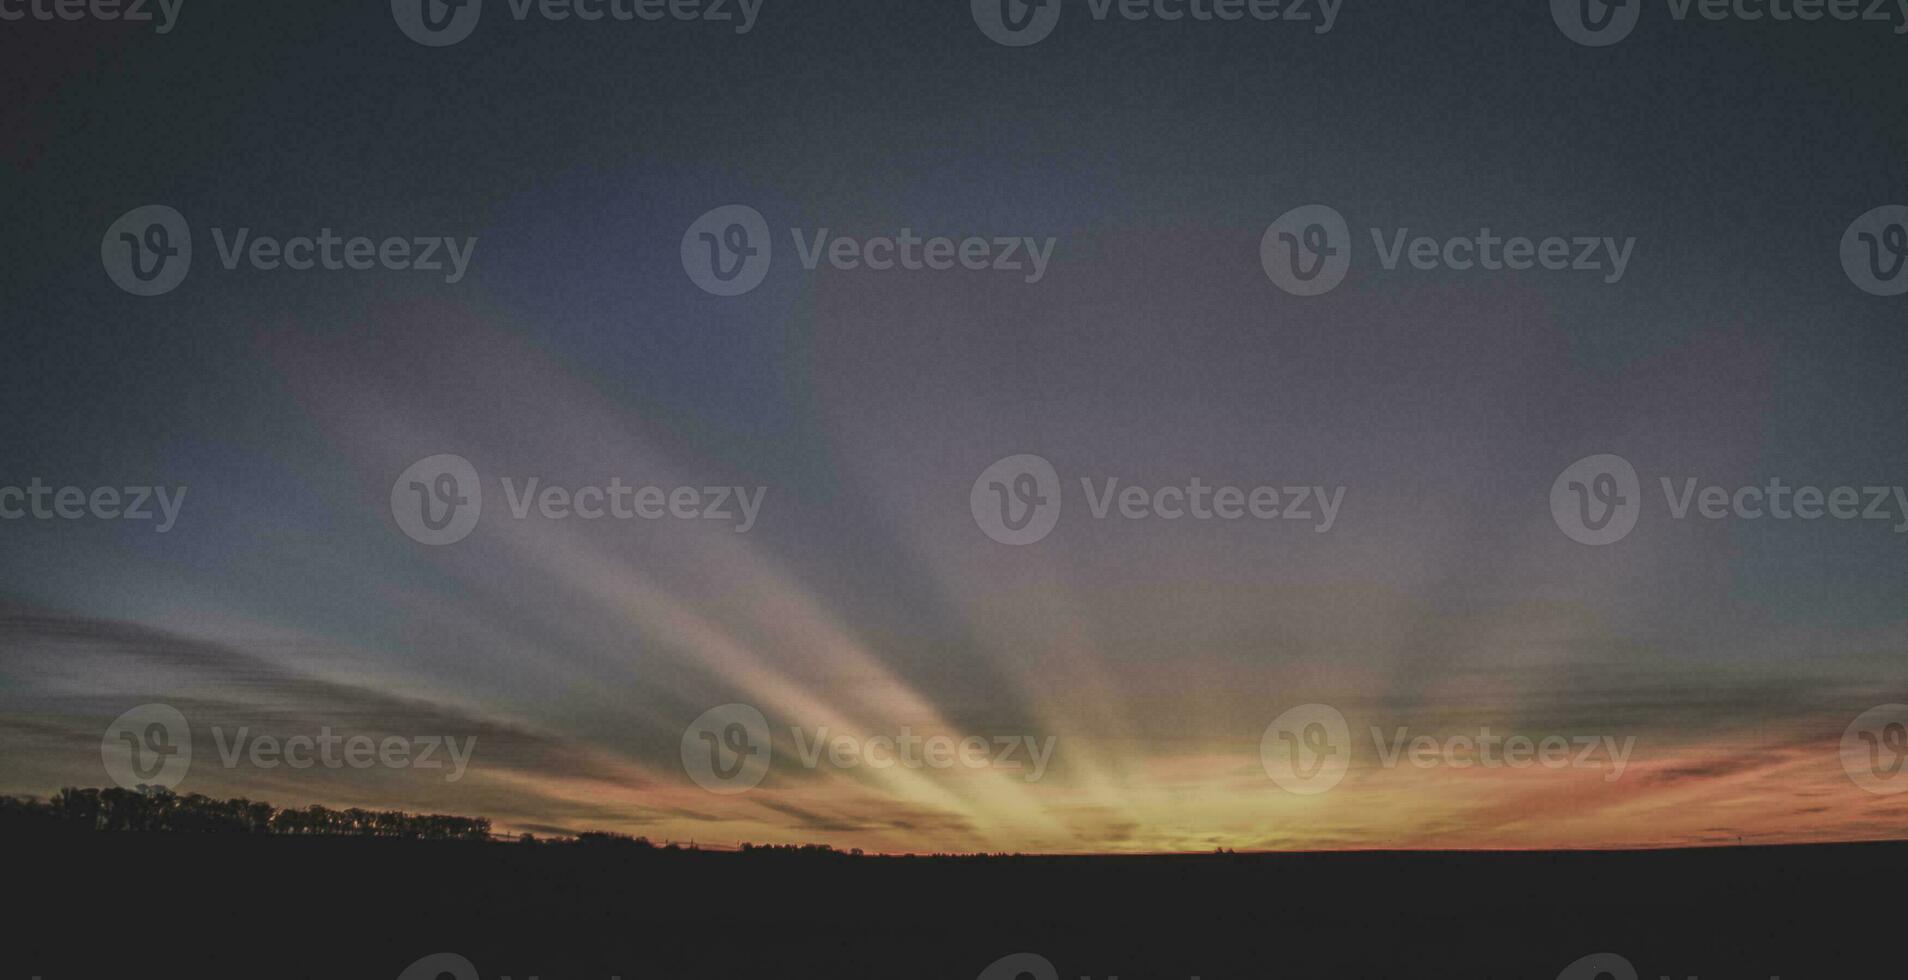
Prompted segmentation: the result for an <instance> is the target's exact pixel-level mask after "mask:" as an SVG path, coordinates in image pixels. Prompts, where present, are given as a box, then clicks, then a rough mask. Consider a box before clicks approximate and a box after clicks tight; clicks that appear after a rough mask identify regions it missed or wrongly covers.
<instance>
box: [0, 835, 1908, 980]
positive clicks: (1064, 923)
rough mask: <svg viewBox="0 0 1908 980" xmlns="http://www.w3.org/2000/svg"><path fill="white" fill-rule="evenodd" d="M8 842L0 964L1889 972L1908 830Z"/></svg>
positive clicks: (235, 969)
mask: <svg viewBox="0 0 1908 980" xmlns="http://www.w3.org/2000/svg"><path fill="white" fill-rule="evenodd" d="M4 861H5V864H4V866H5V867H6V868H7V870H8V875H7V877H8V879H9V880H10V883H11V887H10V888H9V889H8V891H9V892H10V893H11V897H12V898H13V899H14V900H15V901H16V902H17V903H18V904H17V905H15V907H14V911H13V912H12V913H11V914H10V915H9V920H10V921H9V926H10V928H9V929H8V934H9V936H8V938H7V940H6V947H7V948H6V955H5V960H6V963H7V967H6V970H5V973H4V976H5V977H7V978H8V980H11V978H16V977H17V978H23V980H24V978H26V977H34V976H38V977H43V978H45V980H65V978H69V977H154V976H165V977H173V976H178V977H206V978H218V977H235V978H236V977H274V978H277V977H287V978H289V977H314V978H315V977H339V978H343V977H366V978H397V977H399V976H401V975H403V974H405V971H406V970H407V969H408V968H409V967H410V966H411V965H412V964H414V963H416V962H417V961H419V960H421V959H423V958H424V957H426V956H428V955H430V954H434V953H441V952H453V953H456V954H459V955H461V956H463V957H465V958H467V959H468V960H469V961H470V963H471V964H472V965H473V966H474V967H475V974H474V975H476V976H481V977H483V978H486V980H489V978H498V977H512V978H517V980H522V978H526V977H540V978H543V980H570V978H598V980H606V978H610V977H623V978H626V980H633V978H662V977H843V978H846V977H895V978H899V977H923V978H947V980H969V978H975V977H979V976H981V975H982V974H983V972H984V971H986V969H987V968H988V967H989V965H990V964H993V963H995V962H996V961H997V960H999V959H1001V958H1002V957H1006V956H1008V955H1010V954H1016V953H1034V954H1038V955H1039V956H1040V957H1043V958H1044V959H1045V960H1046V961H1047V962H1049V963H1051V964H1052V967H1053V971H1052V973H1051V974H1047V975H1046V978H1045V980H1051V978H1052V977H1055V976H1057V977H1065V978H1074V977H1095V978H1105V977H1120V978H1125V980H1148V978H1190V977H1202V978H1205V980H1215V978H1233V977H1242V978H1243V977H1267V978H1285V977H1308V978H1309V977H1318V978H1341V977H1342V978H1397V980H1424V978H1434V977H1507V978H1508V977H1523V978H1544V980H1550V978H1553V977H1559V976H1560V975H1562V976H1566V977H1567V978H1568V980H1596V978H1598V977H1602V976H1608V977H1612V978H1613V980H1627V975H1625V974H1623V973H1621V972H1620V971H1618V972H1610V973H1597V972H1595V971H1594V970H1585V971H1581V972H1575V973H1570V974H1565V973H1564V971H1565V969H1566V968H1567V967H1569V966H1570V965H1571V964H1573V963H1575V962H1576V961H1578V960H1580V959H1581V958H1583V957H1585V956H1588V955H1591V954H1595V953H1605V952H1608V953H1615V954H1618V955H1620V956H1622V957H1623V958H1624V959H1625V960H1627V962H1628V963H1630V964H1632V965H1633V967H1634V969H1635V971H1636V975H1637V976H1640V977H1676V978H1679V980H1681V978H1686V977H1704V978H1725V980H1727V978H1742V977H1755V978H1767V977H1782V978H1785V980H1801V978H1814V977H1867V976H1882V975H1892V974H1884V973H1883V972H1882V971H1880V970H1878V969H1871V968H1870V967H1869V964H1879V963H1882V962H1886V961H1887V957H1888V954H1890V953H1891V952H1893V951H1894V950H1895V949H1896V948H1897V944H1898V943H1899V941H1900V936H1901V931H1900V929H1899V926H1898V924H1897V917H1898V914H1899V908H1898V905H1897V904H1896V902H1895V898H1894V896H1895V895H1896V894H1898V889H1899V886H1900V883H1901V882H1902V881H1903V879H1904V875H1903V872H1904V871H1905V870H1908V846H1903V845H1898V844H1866V845H1832V846H1809V847H1780V848H1753V847H1751V848H1719V849H1711V850H1696V851H1659V852H1639V853H1551V854H1510V853H1468V854H1466V853H1344V854H1284V855H1236V856H1231V855H1228V856H1163V857H1136V858H1106V857H1097V858H1085V857H1083V858H996V859H988V858H957V859H929V858H872V857H868V858H849V857H839V858H832V857H810V856H803V855H787V854H769V855H763V854H752V855H743V854H734V853H720V852H680V853H670V852H657V851H637V850H634V849H631V848H627V847H622V846H618V845H614V844H608V845H574V844H570V845H556V844H543V845H516V844H487V843H466V842H428V841H425V842H418V841H386V840H375V839H368V840H363V839H296V838H279V837H244V836H221V835H205V836H194V835H178V834H152V835H147V834H131V833H125V834H70V835H69V834H54V835H49V836H46V837H44V838H43V839H34V840H26V839H15V840H11V841H9V842H8V845H7V847H6V850H5V854H4ZM1025 962H1026V963H1030V964H1033V965H1034V967H1035V968H1036V971H1035V972H1033V973H1028V974H1025V975H1027V976H1033V977H1040V976H1041V974H1040V973H1039V972H1038V965H1039V963H1038V961H1037V960H1028V961H1025ZM445 975H456V976H458V980H469V978H468V976H461V975H457V974H455V973H452V974H445ZM433 976H435V975H433ZM997 976H998V980H1009V978H1010V977H1011V976H1012V974H1009V973H1003V974H999V975H997ZM407 980H429V978H427V977H421V976H418V975H416V974H413V975H412V976H411V977H407Z"/></svg>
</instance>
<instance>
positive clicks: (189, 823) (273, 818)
mask: <svg viewBox="0 0 1908 980" xmlns="http://www.w3.org/2000/svg"><path fill="white" fill-rule="evenodd" d="M0 824H4V825H6V826H7V827H36V828H42V829H53V828H66V829H73V830H102V831H112V830H119V831H144V832H169V833H184V834H279V835H284V836H330V837H396V838H403V839H407V840H489V839H490V821H489V820H487V819H485V818H483V817H453V816H445V815H443V814H436V813H430V814H423V813H404V812H402V811H399V810H361V809H358V808H356V807H353V808H351V809H349V810H334V809H332V808H330V807H325V806H318V805H317V804H313V805H311V806H308V807H304V808H302V809H299V808H288V809H283V810H281V809H279V808H277V807H275V806H273V805H271V804H270V803H261V802H255V801H252V800H247V799H235V800H215V799H213V798H211V797H209V796H201V795H199V794H197V793H192V794H189V795H186V796H180V795H178V794H176V793H174V792H172V791H171V790H166V789H153V788H149V787H142V788H141V789H140V790H137V791H135V790H126V789H118V788H114V789H71V788H69V789H63V790H60V791H59V792H58V793H55V794H53V798H52V799H50V800H47V801H45V802H40V801H37V800H22V799H16V798H13V797H0Z"/></svg>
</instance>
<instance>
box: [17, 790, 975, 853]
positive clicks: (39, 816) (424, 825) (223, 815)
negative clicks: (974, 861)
mask: <svg viewBox="0 0 1908 980" xmlns="http://www.w3.org/2000/svg"><path fill="white" fill-rule="evenodd" d="M46 830H77V831H142V832H148V833H183V834H274V835H278V836H291V837H317V836H323V837H394V838H400V839H405V840H493V839H498V838H493V837H492V835H491V832H490V820H489V819H488V818H485V817H453V816H445V815H443V814H435V813H432V814H421V813H405V812H403V811H400V810H361V809H357V808H355V807H354V808H352V809H349V810H334V809H331V808H330V807H325V806H319V805H316V804H313V805H311V806H308V807H303V808H296V807H294V808H287V809H282V810H281V809H279V808H278V807H275V806H273V805H271V804H270V803H264V802H258V801H254V800H247V799H243V798H241V799H232V800H215V799H213V798H211V797H209V796H201V795H199V794H198V793H190V794H187V795H185V796H180V795H178V794H176V793H174V792H172V791H171V790H167V789H160V788H155V787H147V786H142V787H140V788H139V789H137V790H127V789H118V788H113V789H72V788H68V789H63V790H60V791H59V792H58V793H55V794H53V798H52V799H50V800H44V801H41V800H31V799H21V798H19V797H12V796H0V833H12V832H18V831H46ZM516 841H517V842H518V843H520V844H525V845H545V844H558V845H566V846H588V847H614V848H628V849H631V850H637V851H649V852H654V853H674V852H694V851H696V850H698V848H697V847H696V845H695V844H694V843H690V844H688V845H686V846H685V845H682V844H677V843H674V842H665V843H663V844H661V845H657V844H654V843H651V842H650V840H649V838H647V837H632V836H630V835H628V834H618V833H612V832H609V831H600V830H589V831H584V832H582V833H579V834H577V835H576V836H574V837H558V838H549V839H543V840H539V839H538V838H536V837H534V836H532V835H530V834H523V835H520V836H519V837H517V838H516ZM740 850H741V852H742V853H743V854H751V855H758V856H765V857H799V858H851V857H855V858H858V857H861V856H862V852H861V848H859V847H857V848H853V849H852V850H847V851H842V850H837V849H835V848H834V847H831V846H829V845H827V844H743V845H742V846H741V849H740ZM903 856H904V857H913V855H903ZM945 856H946V857H958V856H962V855H945ZM967 856H970V857H989V856H990V855H967ZM996 856H999V857H1007V856H1008V855H1005V854H1002V855H996Z"/></svg>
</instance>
